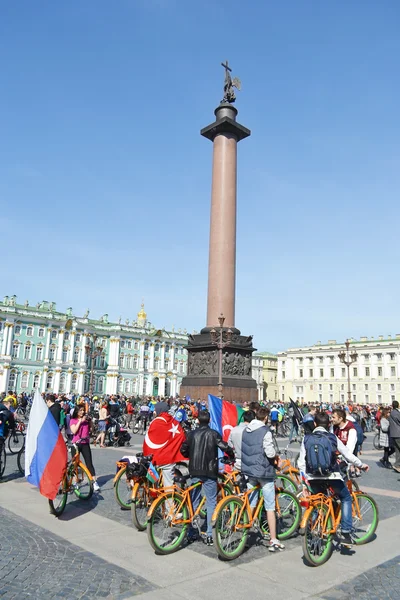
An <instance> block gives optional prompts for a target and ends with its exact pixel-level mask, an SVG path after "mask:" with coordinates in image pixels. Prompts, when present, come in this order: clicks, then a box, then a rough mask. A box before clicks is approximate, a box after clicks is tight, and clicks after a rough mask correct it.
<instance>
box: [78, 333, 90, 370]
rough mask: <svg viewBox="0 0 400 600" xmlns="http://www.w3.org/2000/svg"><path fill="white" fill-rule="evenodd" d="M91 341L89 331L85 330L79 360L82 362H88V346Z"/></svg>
mask: <svg viewBox="0 0 400 600" xmlns="http://www.w3.org/2000/svg"><path fill="white" fill-rule="evenodd" d="M88 343H89V336H88V332H87V331H84V332H83V335H82V346H81V351H80V352H79V362H80V364H81V365H82V364H86V346H87V345H88Z"/></svg>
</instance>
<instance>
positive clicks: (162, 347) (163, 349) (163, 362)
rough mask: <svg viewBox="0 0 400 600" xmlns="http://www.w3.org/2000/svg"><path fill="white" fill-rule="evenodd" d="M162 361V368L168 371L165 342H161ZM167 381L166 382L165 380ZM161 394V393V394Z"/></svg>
mask: <svg viewBox="0 0 400 600" xmlns="http://www.w3.org/2000/svg"><path fill="white" fill-rule="evenodd" d="M160 362H161V369H165V370H166V371H168V366H167V365H165V344H164V343H163V344H161V356H160ZM164 383H165V382H164ZM160 395H161V394H160Z"/></svg>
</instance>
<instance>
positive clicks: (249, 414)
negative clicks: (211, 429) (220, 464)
mask: <svg viewBox="0 0 400 600" xmlns="http://www.w3.org/2000/svg"><path fill="white" fill-rule="evenodd" d="M255 418H256V413H255V412H254V411H253V410H246V411H245V412H244V413H243V421H242V422H241V423H239V425H236V427H234V428H233V429H232V431H231V433H230V435H229V438H228V445H229V446H230V447H231V448H232V449H233V451H234V452H235V465H234V467H235V469H236V470H237V471H241V470H242V460H241V456H242V437H243V431H244V430H245V428H246V427H247V425H248V424H249V423H251V422H252V421H253V420H254V419H255Z"/></svg>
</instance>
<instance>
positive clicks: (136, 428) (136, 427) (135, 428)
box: [132, 421, 139, 433]
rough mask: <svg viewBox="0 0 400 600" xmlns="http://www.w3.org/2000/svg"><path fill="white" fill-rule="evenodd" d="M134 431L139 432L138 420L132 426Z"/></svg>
mask: <svg viewBox="0 0 400 600" xmlns="http://www.w3.org/2000/svg"><path fill="white" fill-rule="evenodd" d="M132 431H133V433H139V423H138V422H137V421H136V423H135V424H134V426H133V428H132Z"/></svg>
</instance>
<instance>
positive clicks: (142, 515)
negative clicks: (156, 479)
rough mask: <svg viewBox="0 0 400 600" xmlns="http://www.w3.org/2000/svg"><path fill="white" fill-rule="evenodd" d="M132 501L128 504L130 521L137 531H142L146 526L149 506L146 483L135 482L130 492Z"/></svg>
mask: <svg viewBox="0 0 400 600" xmlns="http://www.w3.org/2000/svg"><path fill="white" fill-rule="evenodd" d="M131 495H132V501H131V504H130V509H131V518H132V523H133V524H134V526H135V527H136V529H137V530H138V531H144V530H145V529H146V528H147V513H148V511H149V508H150V504H151V498H150V495H149V488H148V486H147V484H146V483H145V482H144V483H135V486H134V488H133V491H132V492H131Z"/></svg>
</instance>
